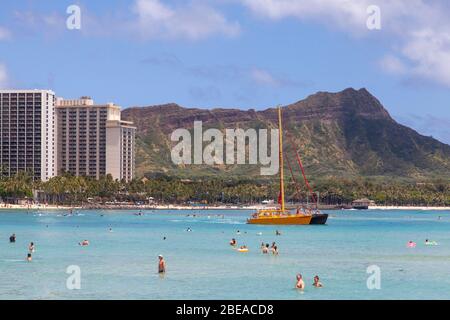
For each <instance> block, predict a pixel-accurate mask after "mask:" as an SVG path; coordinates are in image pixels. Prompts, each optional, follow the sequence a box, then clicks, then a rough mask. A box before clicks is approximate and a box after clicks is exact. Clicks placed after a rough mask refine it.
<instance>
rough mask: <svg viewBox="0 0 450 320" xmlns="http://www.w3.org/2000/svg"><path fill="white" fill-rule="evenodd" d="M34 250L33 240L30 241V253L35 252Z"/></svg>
mask: <svg viewBox="0 0 450 320" xmlns="http://www.w3.org/2000/svg"><path fill="white" fill-rule="evenodd" d="M34 250H35V247H34V243H33V242H30V245H29V246H28V251H29V252H30V253H33V252H34Z"/></svg>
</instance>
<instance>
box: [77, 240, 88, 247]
mask: <svg viewBox="0 0 450 320" xmlns="http://www.w3.org/2000/svg"><path fill="white" fill-rule="evenodd" d="M78 244H79V245H80V246H82V247H86V246H88V245H89V241H88V240H83V241H81V242H79V243H78Z"/></svg>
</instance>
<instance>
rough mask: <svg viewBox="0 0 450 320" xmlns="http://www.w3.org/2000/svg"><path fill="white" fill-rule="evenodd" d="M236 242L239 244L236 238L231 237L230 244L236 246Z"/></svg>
mask: <svg viewBox="0 0 450 320" xmlns="http://www.w3.org/2000/svg"><path fill="white" fill-rule="evenodd" d="M236 244H237V242H236V239H235V238H233V239H231V241H230V246H233V247H234V246H236Z"/></svg>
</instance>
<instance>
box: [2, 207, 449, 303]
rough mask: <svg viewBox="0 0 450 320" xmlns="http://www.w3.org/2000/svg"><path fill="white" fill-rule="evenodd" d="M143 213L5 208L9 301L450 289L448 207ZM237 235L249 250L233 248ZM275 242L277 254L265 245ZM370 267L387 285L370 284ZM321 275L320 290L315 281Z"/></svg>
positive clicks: (363, 294) (381, 295) (366, 294)
mask: <svg viewBox="0 0 450 320" xmlns="http://www.w3.org/2000/svg"><path fill="white" fill-rule="evenodd" d="M136 212H137V211H78V212H77V213H76V214H75V215H73V216H68V215H67V213H68V212H67V211H45V210H40V211H29V212H28V211H25V210H24V211H7V210H2V211H0V299H450V273H449V272H450V212H442V211H441V212H438V211H381V210H380V211H375V210H374V211H371V210H369V211H351V210H350V211H329V214H330V218H329V221H328V225H326V226H284V227H279V228H277V227H273V226H253V225H247V224H245V221H246V218H247V217H248V215H249V214H250V213H251V212H250V211H223V212H220V211H203V210H202V211H200V210H199V211H191V210H189V211H182V210H175V211H143V213H144V215H143V216H136V215H134V213H136ZM188 214H190V215H192V214H196V215H198V216H197V217H192V216H190V217H187V215H188ZM218 214H224V217H220V216H218ZM439 217H440V218H439ZM110 227H111V228H112V229H113V232H109V228H110ZM187 228H191V229H192V231H191V232H188V231H186V229H187ZM276 229H278V230H280V231H281V232H282V235H281V236H276V235H275V230H276ZM238 230H239V231H240V234H237V231H238ZM12 233H16V235H17V242H16V243H14V244H10V243H9V241H8V238H9V236H10V234H12ZM261 233H262V234H261ZM164 237H166V240H164V239H163V238H164ZM231 238H236V239H237V240H238V243H239V244H245V245H247V246H248V247H249V248H250V251H249V252H248V253H239V252H237V251H235V250H233V249H232V248H231V247H230V246H229V244H228V243H229V241H230V239H231ZM426 238H428V239H430V240H434V241H437V242H438V243H439V245H437V246H425V245H424V241H425V239H426ZM84 239H88V240H89V241H90V243H91V245H90V246H89V247H81V246H79V245H78V242H80V241H81V240H84ZM409 240H413V241H415V242H417V247H416V248H414V249H411V248H407V246H406V243H407V242H408V241H409ZM31 241H33V242H34V243H35V245H36V252H35V253H34V254H33V261H32V262H31V263H28V262H26V261H25V258H26V254H27V248H28V244H29V242H31ZM273 241H275V242H276V243H277V245H278V247H279V251H280V254H279V256H273V255H263V254H261V252H260V250H259V247H260V245H261V242H265V243H272V242H273ZM158 254H162V255H164V257H165V259H166V262H167V274H166V275H165V276H164V277H160V276H159V275H158V274H157V272H156V268H157V256H158ZM70 265H76V266H79V267H80V270H81V289H80V290H69V289H67V288H66V279H67V278H68V277H69V274H67V273H66V269H67V267H68V266H70ZM371 265H377V266H378V267H379V268H380V271H381V289H380V290H369V289H368V288H367V285H366V281H367V278H368V277H369V274H367V273H366V270H367V267H369V266H371ZM297 273H302V274H303V276H304V278H305V281H306V284H307V287H306V290H305V291H304V292H303V293H301V292H299V291H297V290H295V289H293V288H294V285H295V275H296V274H297ZM316 274H318V275H319V276H320V277H321V280H322V282H323V284H324V288H322V289H315V288H313V287H312V286H311V283H312V278H313V277H314V275H316Z"/></svg>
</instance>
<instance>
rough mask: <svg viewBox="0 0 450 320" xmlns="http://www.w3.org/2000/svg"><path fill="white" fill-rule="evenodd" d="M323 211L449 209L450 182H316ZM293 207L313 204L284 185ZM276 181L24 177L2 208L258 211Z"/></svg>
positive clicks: (4, 193) (2, 192)
mask: <svg viewBox="0 0 450 320" xmlns="http://www.w3.org/2000/svg"><path fill="white" fill-rule="evenodd" d="M311 184H312V187H313V189H314V191H315V192H316V194H317V195H318V199H319V204H320V205H321V206H324V207H326V206H330V207H336V206H337V207H339V206H342V207H345V206H348V205H350V204H351V203H352V201H354V200H356V199H360V198H368V199H370V200H373V201H374V202H375V204H376V205H377V206H385V207H386V206H391V207H400V206H410V207H450V181H448V180H445V179H435V180H426V181H420V182H417V181H402V180H395V179H388V178H383V179H381V178H377V179H372V178H336V177H332V178H323V179H320V180H316V181H312V182H311ZM285 187H286V198H287V201H288V202H291V203H308V202H309V203H310V202H311V195H310V193H309V192H308V190H307V189H306V188H305V187H304V186H299V185H297V184H294V183H290V182H289V180H287V183H286V186H285ZM278 192H279V186H278V183H276V182H274V181H269V180H267V181H264V180H262V181H255V180H248V179H239V178H230V179H224V178H207V179H200V178H197V179H180V178H175V177H157V178H139V179H134V180H132V181H130V182H124V181H117V180H114V179H113V178H112V177H111V176H110V175H106V176H103V177H100V179H98V180H96V179H93V178H89V177H76V176H72V175H70V174H63V175H60V176H57V177H54V178H52V179H50V180H48V181H46V182H42V181H33V180H32V178H31V176H30V175H28V174H27V173H26V172H19V173H18V174H16V175H14V176H12V177H2V178H0V197H1V198H2V201H3V203H4V204H29V205H31V204H33V203H41V204H46V205H49V206H55V205H58V206H79V207H87V208H89V207H92V208H94V207H96V206H97V207H98V206H104V207H105V206H106V207H108V206H116V207H117V205H119V206H120V204H121V203H122V204H123V206H124V207H127V206H128V205H130V204H131V205H136V206H149V207H154V208H164V207H165V206H169V205H173V206H177V207H184V206H187V207H191V206H196V205H202V206H206V205H207V206H211V207H217V206H220V207H227V206H229V207H234V206H237V207H242V206H257V205H260V204H261V203H263V202H264V201H267V200H273V199H275V201H276V199H277V198H278Z"/></svg>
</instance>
